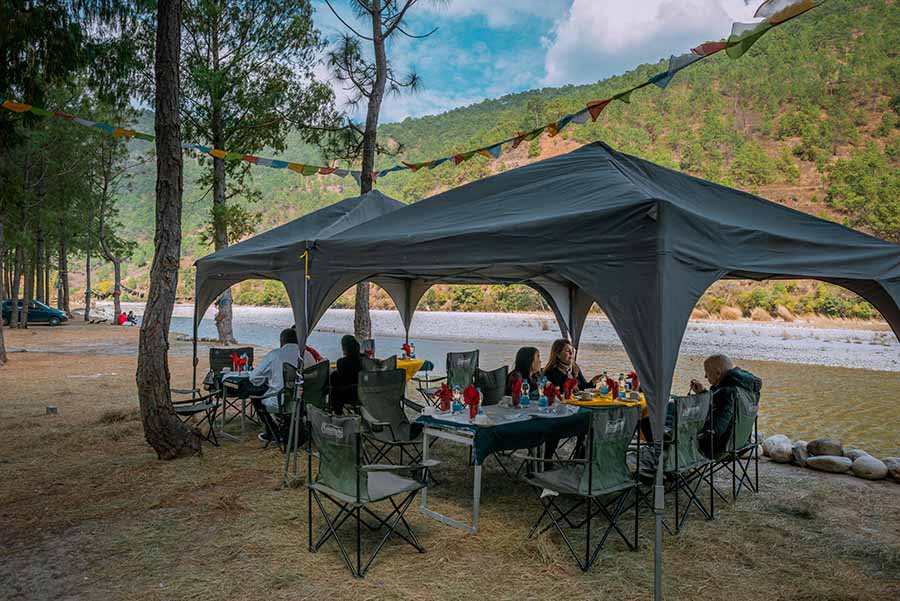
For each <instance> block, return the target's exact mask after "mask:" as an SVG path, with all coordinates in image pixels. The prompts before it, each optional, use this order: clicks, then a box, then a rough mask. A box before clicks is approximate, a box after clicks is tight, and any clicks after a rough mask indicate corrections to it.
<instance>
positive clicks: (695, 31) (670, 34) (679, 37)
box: [544, 0, 756, 85]
mask: <svg viewBox="0 0 900 601" xmlns="http://www.w3.org/2000/svg"><path fill="white" fill-rule="evenodd" d="M753 4H754V5H755V4H756V3H753ZM755 8H756V7H755V6H747V5H746V4H745V2H744V0H638V1H631V2H623V3H620V2H597V1H595V0H574V1H573V2H572V6H571V8H570V9H569V10H568V12H567V13H566V14H565V16H564V17H563V18H562V19H561V20H560V21H558V22H557V24H556V26H555V27H554V29H553V32H552V33H551V35H550V36H549V38H548V40H547V45H548V48H547V55H546V58H545V61H544V67H545V72H546V74H545V77H544V84H545V85H560V84H566V83H586V82H590V81H596V80H598V79H602V78H604V77H607V76H609V75H613V74H617V73H621V72H623V71H625V70H627V69H629V68H632V67H635V66H637V65H638V64H640V63H643V62H648V61H655V60H657V59H659V58H662V57H664V56H668V54H670V53H672V54H679V53H682V52H686V51H688V50H689V49H690V47H691V46H692V45H694V44H696V43H700V42H704V41H706V40H710V39H719V38H722V37H727V36H728V34H729V33H730V27H731V24H732V23H733V22H734V21H748V20H751V19H752V17H753V12H754V10H755Z"/></svg>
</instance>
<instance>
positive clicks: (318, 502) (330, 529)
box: [310, 489, 360, 576]
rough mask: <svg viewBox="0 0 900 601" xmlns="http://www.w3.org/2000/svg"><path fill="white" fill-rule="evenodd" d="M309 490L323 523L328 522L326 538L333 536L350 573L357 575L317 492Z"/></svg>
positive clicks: (313, 550)
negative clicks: (323, 519) (320, 513)
mask: <svg viewBox="0 0 900 601" xmlns="http://www.w3.org/2000/svg"><path fill="white" fill-rule="evenodd" d="M310 490H311V491H312V496H313V499H315V501H316V505H318V506H319V511H321V512H322V516H323V517H324V518H325V523H326V524H328V532H329V536H328V538H334V540H335V541H337V544H338V548H339V549H340V550H341V555H342V556H343V558H344V562H345V563H346V564H347V567H348V568H349V569H350V573H351V574H353V575H354V576H358V575H359V571H358V570H357V569H356V568H354V566H353V561H352V560H351V559H350V555H349V554H348V553H347V549H346V548H345V547H344V543H343V542H342V541H341V537H339V536H338V534H337V529H336V528H335V527H334V524H333V523H332V521H331V518H330V517H329V516H328V512H327V511H325V506H324V505H322V500H321V499H320V498H319V494H318V493H317V492H316V491H314V490H312V489H310ZM311 524H312V520H310V525H311ZM310 527H311V526H310ZM326 540H327V539H326ZM357 540H360V539H359V535H357ZM310 550H311V551H312V552H313V553H315V552H316V551H317V550H318V549H317V548H312V549H310ZM358 550H359V544H358V545H357V551H358ZM358 563H359V561H358V560H357V564H358Z"/></svg>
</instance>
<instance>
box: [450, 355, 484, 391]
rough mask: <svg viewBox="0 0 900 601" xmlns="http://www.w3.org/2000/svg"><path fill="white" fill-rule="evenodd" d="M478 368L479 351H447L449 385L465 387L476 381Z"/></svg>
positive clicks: (451, 386)
mask: <svg viewBox="0 0 900 601" xmlns="http://www.w3.org/2000/svg"><path fill="white" fill-rule="evenodd" d="M476 369H478V351H477V350H474V351H464V352H462V353H447V386H449V387H450V388H453V387H454V386H459V387H460V389H465V388H466V386H468V385H469V384H474V383H475V370H476Z"/></svg>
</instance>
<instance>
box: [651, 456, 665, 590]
mask: <svg viewBox="0 0 900 601" xmlns="http://www.w3.org/2000/svg"><path fill="white" fill-rule="evenodd" d="M657 444H658V445H659V447H658V453H657V459H656V483H655V484H654V486H653V513H654V515H655V517H656V533H655V534H656V542H655V544H654V547H653V599H654V601H662V544H663V510H664V509H665V499H664V497H663V494H664V492H665V487H664V486H663V445H662V443H657Z"/></svg>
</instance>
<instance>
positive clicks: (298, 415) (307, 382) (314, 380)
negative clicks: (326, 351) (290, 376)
mask: <svg viewBox="0 0 900 601" xmlns="http://www.w3.org/2000/svg"><path fill="white" fill-rule="evenodd" d="M295 374H296V372H295ZM329 374H330V365H329V363H328V361H320V362H319V363H316V364H315V365H311V366H309V367H306V368H304V370H303V372H302V382H298V381H297V378H296V377H295V378H294V381H295V382H296V385H300V386H302V393H301V394H300V399H299V401H300V402H296V400H297V399H296V396H297V392H296V391H297V389H296V388H295V389H294V392H293V394H292V397H293V401H290V400H288V399H287V397H284V400H285V402H286V405H285V409H287V408H290V415H291V418H290V422H289V423H290V425H291V427H290V429H289V430H288V439H287V449H286V450H287V453H285V457H284V483H285V484H286V485H287V484H289V483H290V481H291V479H292V477H291V472H292V471H293V478H296V477H297V470H298V463H299V459H298V454H299V449H300V448H301V446H302V445H303V441H302V440H301V438H302V432H301V424H302V422H303V420H306V419H308V417H307V416H308V414H309V411H310V410H311V409H318V410H319V411H323V412H324V411H327V410H328V386H329V378H328V376H329ZM285 385H286V386H287V378H285ZM292 462H293V470H292V469H291V464H292Z"/></svg>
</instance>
